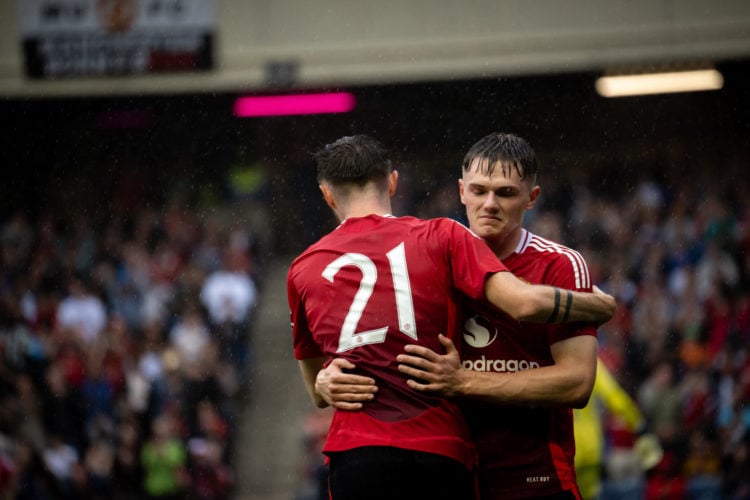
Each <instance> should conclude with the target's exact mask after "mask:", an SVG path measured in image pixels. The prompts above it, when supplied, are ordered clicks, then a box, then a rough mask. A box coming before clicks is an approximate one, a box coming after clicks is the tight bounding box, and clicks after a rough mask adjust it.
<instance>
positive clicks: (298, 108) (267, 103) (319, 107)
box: [234, 92, 356, 118]
mask: <svg viewBox="0 0 750 500" xmlns="http://www.w3.org/2000/svg"><path fill="white" fill-rule="evenodd" d="M355 104H356V100H355V99H354V95H353V94H350V93H348V92H335V93H326V94H298V95H270V96H256V97H240V98H238V99H237V100H236V101H235V102H234V115H235V116H239V117H241V118H242V117H252V116H285V115H315V114H325V113H347V112H349V111H351V110H353V109H354V107H355Z"/></svg>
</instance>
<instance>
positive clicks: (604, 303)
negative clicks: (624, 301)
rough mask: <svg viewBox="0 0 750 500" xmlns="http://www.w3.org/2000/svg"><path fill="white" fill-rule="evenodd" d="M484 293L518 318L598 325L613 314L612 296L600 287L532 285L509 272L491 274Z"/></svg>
mask: <svg viewBox="0 0 750 500" xmlns="http://www.w3.org/2000/svg"><path fill="white" fill-rule="evenodd" d="M484 293H485V296H486V297H487V300H489V301H490V302H491V303H492V304H493V305H494V306H495V307H498V308H500V309H502V310H503V311H505V312H506V313H507V314H509V315H510V316H512V317H513V318H515V319H517V320H519V321H530V322H532V323H565V322H568V321H582V322H588V323H594V324H596V325H600V324H602V323H606V322H607V321H609V320H610V318H612V315H613V314H614V313H615V307H616V303H615V299H614V297H612V296H611V295H608V294H606V293H604V292H602V291H601V290H599V288H597V287H594V293H589V292H575V291H572V290H564V289H562V288H558V287H553V286H549V285H531V284H528V283H526V282H523V281H521V280H520V279H518V278H517V277H516V276H515V275H513V274H512V273H509V272H499V273H495V274H492V275H491V276H490V277H489V278H488V279H487V281H486V282H485V285H484Z"/></svg>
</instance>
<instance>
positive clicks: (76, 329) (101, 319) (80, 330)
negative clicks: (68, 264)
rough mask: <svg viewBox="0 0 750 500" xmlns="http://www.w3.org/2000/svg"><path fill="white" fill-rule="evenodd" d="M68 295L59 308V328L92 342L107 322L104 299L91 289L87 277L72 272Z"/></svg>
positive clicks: (68, 284)
mask: <svg viewBox="0 0 750 500" xmlns="http://www.w3.org/2000/svg"><path fill="white" fill-rule="evenodd" d="M67 292H68V295H67V296H66V297H65V298H63V299H62V300H61V301H60V304H59V306H58V308H57V328H58V330H59V331H60V332H62V333H67V332H71V333H73V334H74V335H75V336H76V337H77V339H80V340H81V341H83V342H85V343H91V342H93V341H94V340H96V339H97V337H98V336H99V334H100V333H101V332H102V330H104V327H105V326H106V324H107V311H106V309H105V307H104V303H103V302H102V300H101V299H100V298H99V297H98V296H96V295H95V294H94V293H93V292H92V291H91V289H90V287H89V284H88V282H87V278H86V277H84V276H83V275H80V274H71V275H70V276H69V277H68V280H67Z"/></svg>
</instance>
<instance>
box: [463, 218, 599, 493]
mask: <svg viewBox="0 0 750 500" xmlns="http://www.w3.org/2000/svg"><path fill="white" fill-rule="evenodd" d="M503 263H504V264H505V265H506V266H507V267H508V269H510V270H511V272H513V273H514V274H515V275H516V276H518V277H519V278H521V279H523V280H525V281H527V282H530V283H535V284H540V283H541V284H547V285H553V286H557V287H560V288H565V289H571V290H580V291H591V281H590V280H591V278H590V275H589V270H588V266H587V264H586V262H585V261H584V259H583V257H582V256H581V255H580V254H579V253H578V252H576V251H575V250H572V249H570V248H567V247H565V246H563V245H560V244H557V243H554V242H552V241H549V240H545V239H543V238H540V237H539V236H536V235H534V234H532V233H530V232H528V231H525V230H524V231H523V234H522V237H521V241H520V243H519V245H518V247H517V248H516V250H515V252H514V253H513V254H511V255H510V256H508V257H507V258H505V259H503ZM464 314H465V316H466V319H465V322H464V331H463V340H464V342H463V346H462V349H463V352H462V360H463V365H464V367H465V368H468V369H473V370H481V371H495V372H517V371H521V370H527V369H529V368H535V367H540V366H548V365H551V364H553V363H554V361H553V359H552V354H551V353H550V345H551V344H553V343H555V342H557V341H560V340H564V339H567V338H570V337H573V336H577V335H596V329H595V328H594V327H593V326H590V325H588V324H586V325H584V324H581V323H577V324H576V323H565V324H559V325H544V324H533V323H521V322H518V321H516V320H514V319H513V318H511V317H510V316H507V315H505V314H503V313H501V312H497V310H496V309H494V308H492V307H491V306H488V305H486V304H482V302H481V301H480V302H475V301H466V303H465V307H464ZM463 409H464V411H465V415H466V419H467V422H468V424H469V428H470V430H471V432H472V435H473V436H474V439H475V442H476V444H477V450H478V453H479V470H480V487H481V491H482V493H483V494H484V495H488V496H489V498H527V497H535V496H540V495H549V494H553V493H555V492H559V491H562V490H574V491H577V487H576V479H575V469H574V464H573V456H574V454H575V442H574V439H573V415H572V411H571V410H570V409H567V408H557V409H549V408H528V407H509V406H505V405H493V404H484V403H478V402H474V401H472V402H466V404H465V405H464V406H463Z"/></svg>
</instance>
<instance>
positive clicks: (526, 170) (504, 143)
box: [462, 132, 539, 182]
mask: <svg viewBox="0 0 750 500" xmlns="http://www.w3.org/2000/svg"><path fill="white" fill-rule="evenodd" d="M477 160H479V162H480V163H479V165H478V167H477V168H479V171H480V172H482V173H484V174H486V175H492V174H493V172H494V171H495V167H496V166H497V165H498V164H499V166H500V168H501V169H502V171H503V175H507V174H508V172H506V170H505V169H506V168H515V169H516V172H517V173H518V175H519V176H520V177H521V179H531V181H532V182H536V176H537V174H538V172H539V167H538V165H537V160H536V153H535V152H534V149H533V148H532V147H531V145H530V144H529V143H528V142H527V141H526V140H525V139H523V138H521V137H519V136H517V135H514V134H508V133H503V132H495V133H492V134H490V135H487V136H485V137H482V138H481V139H479V140H478V141H477V142H476V143H474V145H473V146H472V147H471V148H470V149H469V151H468V152H467V153H466V155H465V156H464V161H463V166H462V168H463V172H468V171H469V169H470V168H471V166H472V164H473V163H474V162H475V161H477Z"/></svg>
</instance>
